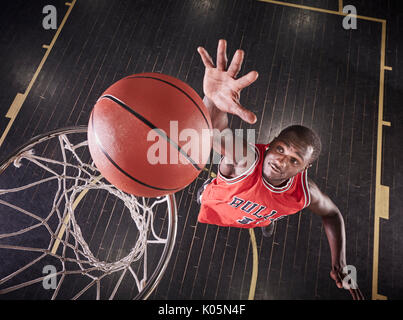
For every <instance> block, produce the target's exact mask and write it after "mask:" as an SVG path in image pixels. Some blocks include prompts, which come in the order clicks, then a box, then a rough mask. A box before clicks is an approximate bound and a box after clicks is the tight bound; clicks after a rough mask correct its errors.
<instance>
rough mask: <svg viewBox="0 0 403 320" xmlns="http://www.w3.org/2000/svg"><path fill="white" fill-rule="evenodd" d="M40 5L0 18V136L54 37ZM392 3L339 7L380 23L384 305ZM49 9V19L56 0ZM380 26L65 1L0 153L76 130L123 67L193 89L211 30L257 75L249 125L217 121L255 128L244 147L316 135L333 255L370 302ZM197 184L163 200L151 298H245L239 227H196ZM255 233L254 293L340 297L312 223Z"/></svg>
mask: <svg viewBox="0 0 403 320" xmlns="http://www.w3.org/2000/svg"><path fill="white" fill-rule="evenodd" d="M48 2H49V1H42V0H40V1H34V2H32V1H31V2H26V1H23V0H15V1H12V2H11V1H10V2H9V3H7V4H5V5H4V7H3V9H2V11H1V12H0V17H1V19H0V29H1V33H0V61H1V64H0V72H1V79H0V84H1V90H0V108H1V109H0V116H1V117H0V130H1V132H3V130H4V129H5V128H6V126H7V124H8V121H9V119H8V118H6V117H5V114H6V113H7V110H8V108H9V106H10V105H11V103H12V102H13V99H14V97H15V95H16V94H17V93H18V92H21V93H23V92H24V91H25V89H26V88H27V86H28V84H29V82H30V81H31V79H32V77H33V75H34V72H35V70H36V68H37V66H38V65H39V63H40V61H41V59H42V57H43V53H44V49H43V48H42V45H43V44H49V43H50V41H51V39H52V37H53V36H54V33H55V31H54V30H48V31H46V30H44V29H43V28H42V24H41V22H42V18H43V14H42V8H43V6H44V5H46V4H48ZM289 2H290V3H297V4H303V5H307V6H313V7H318V8H324V9H329V10H338V6H339V1H337V0H326V1H318V0H309V1H308V0H306V1H304V0H293V1H289ZM398 2H399V1H397V0H396V1H392V0H389V1H380V0H379V1H363V0H352V1H349V3H348V4H352V5H355V6H356V8H357V11H358V14H359V15H363V16H371V17H378V18H382V19H386V20H387V42H386V65H388V66H391V67H392V68H393V70H392V71H388V72H386V74H385V99H384V120H386V121H390V122H391V124H392V125H391V127H384V131H383V143H384V145H383V146H384V147H383V166H382V183H383V184H384V185H387V186H389V187H390V210H389V219H388V220H386V219H385V220H381V225H380V252H379V280H378V292H379V293H380V294H382V295H385V296H386V297H388V299H401V298H403V276H402V273H401V272H400V266H401V265H402V264H403V234H402V232H401V230H403V218H402V216H401V214H400V213H401V212H402V210H401V209H400V208H401V207H402V205H403V200H402V198H401V197H400V195H399V193H400V192H401V191H402V187H403V185H402V181H403V176H402V171H401V170H399V169H400V163H401V162H402V160H403V158H402V157H403V156H402V155H403V152H402V151H403V148H402V144H401V141H402V136H401V135H402V124H403V121H402V120H403V111H402V110H403V109H402V108H401V101H402V100H403V93H402V92H403V91H402V90H403V85H402V83H403V78H402V74H403V56H402V50H403V47H402V46H403V40H402V37H401V29H402V26H403V25H402V19H403V15H402V11H401V9H400V8H399V7H398ZM52 3H54V5H55V6H56V7H57V9H58V22H59V23H60V21H61V19H62V17H63V16H64V14H65V13H66V11H67V7H66V6H65V5H64V3H65V1H52ZM381 31H382V30H381V24H380V23H377V22H373V21H366V20H361V19H360V20H359V21H358V28H357V30H349V31H347V30H345V29H343V27H342V17H341V16H338V15H332V14H327V13H323V12H314V11H310V10H305V9H301V8H295V7H287V6H283V5H278V4H271V3H264V2H259V1H251V0H248V1H245V0H236V1H233V0H216V1H195V0H191V1H190V0H189V1H180V0H169V1H156V0H152V1H145V0H144V1H141V0H136V1H129V0H122V1H106V0H99V1H83V0H77V2H76V4H75V6H74V8H73V10H72V12H71V14H70V16H69V18H68V20H67V22H66V24H65V26H64V28H63V29H62V32H61V34H60V35H59V37H58V39H57V41H56V43H55V45H54V47H53V49H52V51H51V53H50V55H49V57H48V59H47V61H46V63H45V64H44V66H43V68H42V70H41V72H40V74H39V76H38V78H37V81H36V82H35V83H34V85H33V87H32V90H31V91H30V93H29V95H28V97H27V99H26V101H25V103H24V104H23V106H22V109H21V111H20V113H19V115H18V117H17V118H16V120H15V122H14V124H13V126H12V128H11V130H10V132H9V134H8V135H7V137H6V139H5V141H4V143H3V145H1V147H0V148H1V149H0V152H1V154H0V160H3V159H5V158H6V156H7V154H8V153H9V152H11V151H12V150H13V149H14V148H15V147H17V146H19V145H21V144H22V143H24V142H25V141H27V140H28V139H29V138H31V137H33V136H35V135H37V134H40V133H43V132H47V131H50V130H53V129H56V128H60V127H65V126H71V125H85V124H87V121H88V118H89V113H90V111H91V108H92V106H93V105H94V103H95V101H96V100H97V98H98V97H99V95H100V94H101V93H102V92H103V90H105V89H106V88H107V87H108V86H109V85H110V84H112V83H113V82H115V81H117V80H118V79H120V78H122V77H124V76H127V75H130V74H134V73H140V72H149V71H153V72H162V73H165V74H169V75H172V76H175V77H178V78H179V79H181V80H184V81H186V82H187V83H188V84H190V85H191V86H192V87H193V88H194V89H195V90H196V91H197V92H198V93H199V94H200V95H202V79H203V72H204V69H203V65H202V63H201V61H200V58H199V56H198V54H197V52H196V48H197V47H198V46H200V45H201V46H204V47H205V48H207V50H208V51H209V52H210V53H211V54H212V55H215V50H216V45H217V41H218V39H220V38H225V39H227V41H228V55H229V56H232V54H233V53H234V52H235V50H236V49H238V48H242V49H244V50H245V52H246V56H245V62H244V66H243V69H242V71H241V73H242V74H244V73H246V72H248V71H250V70H257V71H258V72H259V79H258V81H257V82H256V83H255V84H253V85H252V86H251V87H250V88H248V89H247V90H245V91H244V92H242V98H241V100H242V103H243V104H244V105H245V106H246V107H248V108H249V109H250V110H252V111H254V112H256V114H257V115H258V122H257V123H256V124H255V125H253V126H250V125H247V124H245V123H242V122H241V121H240V120H239V119H238V118H236V117H231V118H230V119H231V127H232V128H234V129H235V128H242V129H248V128H252V129H255V130H256V140H257V142H258V143H266V142H269V141H270V140H271V139H272V138H274V137H275V135H276V134H277V133H279V131H280V130H281V129H282V128H284V127H286V126H287V125H290V124H294V123H299V124H304V125H307V126H310V127H312V128H313V129H315V130H316V131H317V132H318V133H319V134H320V136H321V140H322V144H323V152H322V154H321V156H320V158H319V160H318V161H317V162H316V163H315V165H314V166H313V167H312V168H311V169H310V171H309V175H310V177H311V178H312V179H313V180H314V181H316V183H317V184H318V185H319V187H320V188H321V189H322V190H323V191H324V192H326V193H327V194H328V195H329V196H330V197H331V198H332V199H333V200H334V202H335V203H336V204H337V205H338V207H339V208H340V210H341V212H342V214H343V217H344V219H345V224H346V234H347V263H348V264H350V265H354V266H355V267H356V268H357V276H358V283H359V285H360V288H361V290H362V291H363V293H364V295H365V296H366V297H367V298H370V297H371V295H372V272H373V237H374V198H375V196H374V194H375V165H376V143H377V121H378V107H379V105H378V97H379V69H380V58H381V57H380V53H381ZM215 170H216V167H213V171H215ZM206 178H207V173H206V172H203V173H202V174H201V175H200V176H199V177H198V178H197V179H196V180H195V182H194V183H192V184H191V185H190V186H189V187H187V188H186V189H184V190H183V191H181V192H178V193H177V194H176V200H177V203H178V211H179V217H178V234H177V242H176V245H175V248H174V251H173V255H172V258H171V260H170V263H169V265H168V268H167V270H166V272H165V274H164V277H163V278H162V280H161V282H160V284H159V286H158V287H157V288H156V290H155V291H154V293H153V294H152V295H151V299H247V298H248V294H249V290H250V282H251V276H252V268H253V261H252V246H251V241H250V235H249V232H248V230H240V229H235V228H221V227H216V226H212V225H205V224H199V223H197V214H198V210H199V205H198V204H197V203H196V201H195V193H196V191H197V189H198V187H199V186H200V185H201V184H202V182H203V180H204V179H206ZM0 223H1V222H0ZM255 236H256V242H257V249H258V254H259V274H258V279H257V286H256V294H255V299H257V300H260V299H350V297H349V295H348V293H347V292H346V291H344V290H339V289H337V288H336V287H335V285H334V282H333V281H332V280H331V279H330V278H329V272H330V251H329V247H328V243H327V238H326V235H325V233H324V230H323V227H322V224H321V220H320V218H318V217H315V216H313V215H312V214H311V213H310V212H309V211H307V210H304V211H303V212H301V213H300V214H297V215H294V216H291V217H289V218H286V219H283V220H282V221H280V222H279V223H278V224H277V225H276V229H275V234H274V236H273V238H270V239H266V238H262V235H261V232H260V230H255ZM0 254H1V252H0ZM3 259H5V257H3V256H1V260H3ZM1 263H2V262H0V266H1ZM37 294H38V296H37V298H41V295H40V293H37ZM2 298H3V297H1V296H0V299H2ZM122 298H125V297H124V296H122Z"/></svg>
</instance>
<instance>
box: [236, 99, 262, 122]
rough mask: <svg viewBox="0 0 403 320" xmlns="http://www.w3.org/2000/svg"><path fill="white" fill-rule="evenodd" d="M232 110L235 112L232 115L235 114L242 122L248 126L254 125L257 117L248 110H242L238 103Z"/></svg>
mask: <svg viewBox="0 0 403 320" xmlns="http://www.w3.org/2000/svg"><path fill="white" fill-rule="evenodd" d="M234 108H235V110H234V112H233V113H234V114H236V115H237V116H238V117H240V118H241V119H242V120H243V121H245V122H247V123H250V124H254V123H256V121H257V117H256V115H255V114H254V113H253V112H252V111H249V110H248V109H246V108H244V107H243V106H241V105H240V104H239V103H236V105H235V106H234Z"/></svg>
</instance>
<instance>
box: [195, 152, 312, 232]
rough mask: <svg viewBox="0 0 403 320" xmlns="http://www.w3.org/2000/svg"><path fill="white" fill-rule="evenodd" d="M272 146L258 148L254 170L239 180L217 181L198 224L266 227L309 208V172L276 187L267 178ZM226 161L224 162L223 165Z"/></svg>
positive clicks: (206, 193)
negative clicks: (266, 164)
mask: <svg viewBox="0 0 403 320" xmlns="http://www.w3.org/2000/svg"><path fill="white" fill-rule="evenodd" d="M268 147H269V145H268V144H267V145H265V144H256V145H255V146H254V149H255V152H256V157H255V162H254V163H253V164H252V166H251V167H250V168H249V169H248V170H247V171H246V172H244V173H243V174H241V175H240V176H237V177H235V178H231V179H229V178H226V177H224V176H223V175H222V174H221V173H220V170H219V167H218V174H217V178H215V179H214V180H213V181H212V182H211V183H210V184H208V185H207V187H206V188H205V190H204V191H203V193H202V197H201V207H200V212H199V216H198V221H199V222H202V223H209V224H215V225H219V226H225V227H237V228H254V227H256V226H259V227H264V226H267V225H269V224H270V223H271V222H272V221H275V220H279V219H281V218H284V217H286V216H287V215H291V214H294V213H297V212H299V211H301V210H302V209H303V208H305V207H307V206H309V204H310V195H309V189H308V174H307V170H304V171H303V172H300V173H298V174H297V175H296V176H294V177H292V178H290V179H289V180H288V182H287V183H286V185H285V186H283V187H275V186H273V185H271V184H270V183H269V182H268V181H267V180H265V179H264V177H263V173H262V172H263V159H264V157H265V152H266V151H267V149H268ZM222 159H223V158H221V161H222Z"/></svg>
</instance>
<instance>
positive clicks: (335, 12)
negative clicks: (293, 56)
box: [258, 0, 386, 22]
mask: <svg viewBox="0 0 403 320" xmlns="http://www.w3.org/2000/svg"><path fill="white" fill-rule="evenodd" d="M258 1H261V2H267V3H272V4H277V5H280V6H285V7H293V8H299V9H304V10H309V11H316V12H322V13H329V14H334V15H338V16H347V15H348V16H350V17H352V18H357V19H362V20H368V21H374V22H386V20H385V19H379V18H373V17H367V16H360V15H355V14H348V13H344V12H343V11H341V12H340V11H334V10H329V9H322V8H316V7H309V6H304V5H301V4H295V3H288V2H282V1H276V0H258Z"/></svg>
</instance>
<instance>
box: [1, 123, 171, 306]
mask: <svg viewBox="0 0 403 320" xmlns="http://www.w3.org/2000/svg"><path fill="white" fill-rule="evenodd" d="M11 164H13V165H11ZM24 168H25V170H24ZM0 171H1V174H0V260H1V261H2V263H1V269H0V294H1V295H0V298H2V297H5V298H22V299H24V298H27V299H48V298H50V299H79V298H83V299H114V298H115V299H119V298H120V299H140V298H142V299H144V298H147V297H148V296H149V295H150V294H151V292H152V291H153V290H154V288H155V287H156V286H157V284H158V282H159V280H160V279H161V276H162V274H163V272H164V270H165V268H166V265H167V263H168V261H169V257H170V255H171V252H172V248H173V244H174V241H175V234H176V205H175V199H174V196H173V195H170V196H165V197H160V198H156V199H150V198H144V197H135V196H133V195H130V194H126V193H124V192H122V191H121V190H119V189H117V188H116V187H114V186H113V185H111V184H109V183H108V182H107V181H106V180H105V179H103V178H102V176H101V175H100V173H99V171H98V170H97V169H96V167H95V166H94V164H93V162H92V160H91V158H90V155H89V151H88V146H87V141H86V128H83V127H79V128H70V129H61V130H58V131H56V132H53V133H49V134H45V135H42V136H41V137H38V138H35V139H33V140H32V141H31V142H30V143H28V144H27V145H26V146H25V147H23V148H21V149H20V150H19V151H17V152H16V153H15V154H14V155H13V156H12V157H10V159H8V160H7V161H6V162H5V163H3V165H2V166H1V168H0ZM80 226H81V227H80ZM82 228H84V230H82ZM86 239H87V240H86ZM88 239H89V240H88Z"/></svg>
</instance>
